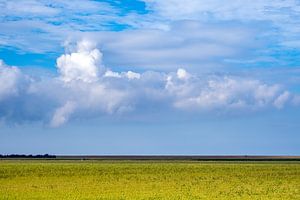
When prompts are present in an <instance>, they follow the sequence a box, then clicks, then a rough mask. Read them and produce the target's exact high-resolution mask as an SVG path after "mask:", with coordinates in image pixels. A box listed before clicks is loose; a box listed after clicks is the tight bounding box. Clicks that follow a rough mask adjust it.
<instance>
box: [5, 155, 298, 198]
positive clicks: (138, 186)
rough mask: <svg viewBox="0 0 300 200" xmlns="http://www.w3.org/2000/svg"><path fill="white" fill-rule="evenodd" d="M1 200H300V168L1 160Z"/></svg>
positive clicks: (294, 165)
mask: <svg viewBox="0 0 300 200" xmlns="http://www.w3.org/2000/svg"><path fill="white" fill-rule="evenodd" d="M4 199H5V200H10V199H22V200H27V199H28V200H29V199H30V200H34V199H53V200H54V199H55V200H58V199H62V200H67V199H68V200H71V199H72V200H74V199H98V200H101V199H103V200H104V199H107V200H108V199H111V200H112V199H115V200H117V199H118V200H119V199H189V200H192V199H300V162H261V161H260V162H245V161H244V162H222V161H218V162H208V161H205V162H203V161H201V162H200V161H199V162H195V161H90V160H89V161H80V160H78V161H56V160H49V161H47V160H0V200H4Z"/></svg>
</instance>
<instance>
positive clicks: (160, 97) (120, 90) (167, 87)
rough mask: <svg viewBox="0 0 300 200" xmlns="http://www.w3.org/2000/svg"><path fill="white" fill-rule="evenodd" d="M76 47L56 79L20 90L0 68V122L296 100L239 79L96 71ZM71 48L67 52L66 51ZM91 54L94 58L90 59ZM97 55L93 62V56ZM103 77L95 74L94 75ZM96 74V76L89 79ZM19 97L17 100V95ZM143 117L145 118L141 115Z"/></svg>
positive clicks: (83, 46) (58, 121)
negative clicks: (1, 120) (0, 120)
mask: <svg viewBox="0 0 300 200" xmlns="http://www.w3.org/2000/svg"><path fill="white" fill-rule="evenodd" d="M92 44H93V43H91V42H89V41H80V42H79V43H78V44H77V45H76V47H75V48H74V51H75V52H69V53H66V54H65V55H63V56H61V57H59V58H58V64H57V67H58V72H59V74H58V76H54V77H46V78H45V77H39V78H35V77H30V75H27V76H28V81H26V83H25V84H24V81H22V82H21V80H22V79H24V78H22V77H25V75H22V72H21V71H20V70H19V69H18V68H17V67H10V66H5V65H4V64H3V62H1V63H0V64H1V65H0V119H4V120H7V121H9V120H12V121H16V122H26V121H31V120H34V121H36V120H41V121H43V122H46V123H49V124H50V126H52V127H58V126H61V125H63V124H65V123H67V122H68V121H70V120H71V121H72V120H73V119H86V118H91V117H100V116H110V115H113V116H114V115H126V113H135V112H137V113H140V114H143V115H147V110H150V111H151V113H152V112H154V108H158V109H159V110H160V111H162V110H165V112H168V109H175V110H178V109H179V110H182V111H183V112H187V113H189V112H190V111H192V112H196V113H199V115H201V113H203V112H204V113H206V112H209V113H215V112H216V111H220V110H221V111H224V112H225V113H226V112H227V111H230V112H237V113H239V112H240V111H241V110H242V111H249V112H252V111H257V110H264V109H266V108H276V109H281V108H284V106H285V105H287V104H290V103H294V104H296V103H295V101H296V100H295V99H296V96H295V95H293V94H291V93H290V92H288V91H286V90H284V89H283V88H282V87H281V86H280V85H277V84H266V83H263V82H261V81H259V80H255V79H254V80H253V79H251V78H245V77H238V76H228V75H227V76H224V75H214V76H213V75H205V76H204V75H203V74H202V75H200V76H199V75H197V74H192V73H189V72H188V71H187V70H186V69H184V68H180V69H178V70H177V71H175V72H170V73H165V72H153V71H145V72H143V73H136V72H133V71H125V72H114V71H111V70H109V69H105V67H104V66H103V65H101V59H100V57H99V56H98V55H101V52H100V51H99V50H98V49H96V48H95V47H94V46H93V45H92ZM71 49H72V48H69V50H71ZM95 52H96V53H95ZM95 55H96V56H95ZM99 69H100V70H103V72H104V71H105V73H98V70H99ZM94 72H96V73H94ZM18 94H19V95H18ZM144 112H145V113H144Z"/></svg>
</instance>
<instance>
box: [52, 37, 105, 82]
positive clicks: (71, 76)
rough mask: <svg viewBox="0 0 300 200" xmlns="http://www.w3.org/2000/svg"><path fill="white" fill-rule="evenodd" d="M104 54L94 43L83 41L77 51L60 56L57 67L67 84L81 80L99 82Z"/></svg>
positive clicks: (78, 45)
mask: <svg viewBox="0 0 300 200" xmlns="http://www.w3.org/2000/svg"><path fill="white" fill-rule="evenodd" d="M101 59H102V54H101V52H100V51H99V50H98V49H95V48H94V45H93V44H92V42H90V41H87V40H83V41H81V42H79V43H78V44H77V51H76V52H73V53H70V54H65V55H62V56H60V57H59V58H58V59H57V67H58V70H59V72H60V74H61V78H62V79H63V80H64V81H65V82H70V81H74V80H81V81H84V82H93V81H97V79H98V73H99V68H100V67H101Z"/></svg>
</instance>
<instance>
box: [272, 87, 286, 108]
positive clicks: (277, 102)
mask: <svg viewBox="0 0 300 200" xmlns="http://www.w3.org/2000/svg"><path fill="white" fill-rule="evenodd" d="M289 99H290V93H289V92H288V91H285V92H284V93H282V94H281V95H280V96H279V97H277V99H275V101H274V106H276V107H277V108H283V106H284V105H285V104H286V103H287V101H289Z"/></svg>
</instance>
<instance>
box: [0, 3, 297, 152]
mask: <svg viewBox="0 0 300 200" xmlns="http://www.w3.org/2000/svg"><path fill="white" fill-rule="evenodd" d="M299 120H300V1H299V0H251V1H250V0H231V1H218V0H188V1H181V0H164V1H159V0H123V1H121V0H73V1H68V0H52V1H50V0H20V1H13V0H0V154H13V153H16V154H45V153H48V154H57V155H75V154H76V155H77V154H81V155H84V154H92V155H97V154H98V155H154V154H158V155H196V154H197V155H299V154H300V132H299V130H300V123H299V122H300V121H299Z"/></svg>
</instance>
